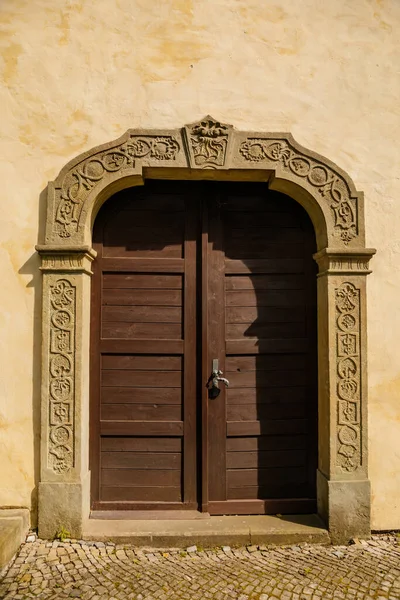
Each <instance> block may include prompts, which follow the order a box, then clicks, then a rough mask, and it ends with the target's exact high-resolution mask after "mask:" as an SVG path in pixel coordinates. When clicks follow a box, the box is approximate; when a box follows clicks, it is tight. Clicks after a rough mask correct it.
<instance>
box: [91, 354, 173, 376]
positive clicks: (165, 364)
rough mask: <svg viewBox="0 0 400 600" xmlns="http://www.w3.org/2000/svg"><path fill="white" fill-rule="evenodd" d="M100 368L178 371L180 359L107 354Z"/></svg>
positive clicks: (102, 358)
mask: <svg viewBox="0 0 400 600" xmlns="http://www.w3.org/2000/svg"><path fill="white" fill-rule="evenodd" d="M101 367H102V369H129V370H135V369H138V370H141V371H180V370H181V369H182V358H181V357H180V356H147V355H145V356H131V355H129V354H109V355H103V356H102V357H101ZM150 376H151V375H150Z"/></svg>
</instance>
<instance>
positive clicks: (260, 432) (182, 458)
mask: <svg viewBox="0 0 400 600" xmlns="http://www.w3.org/2000/svg"><path fill="white" fill-rule="evenodd" d="M94 247H95V249H96V251H97V253H98V255H97V258H96V260H95V261H94V277H93V286H92V333H91V336H92V338H91V344H92V348H91V353H92V362H91V365H92V366H91V454H90V463H91V471H92V507H93V508H94V509H110V508H115V509H163V508H168V509H174V508H180V509H182V508H189V509H193V508H198V507H199V506H200V507H201V509H202V510H203V511H209V512H210V513H211V514H264V513H277V512H280V513H284V512H312V511H314V510H315V508H316V507H315V496H316V494H315V487H316V486H315V472H316V466H317V465H316V427H317V387H316V383H317V378H316V269H315V265H314V262H313V259H312V254H313V253H314V252H315V236H314V231H313V228H312V225H311V222H310V220H309V218H308V216H307V215H306V213H305V212H304V211H303V209H302V208H301V207H300V206H298V205H297V204H296V203H295V202H294V201H293V200H291V199H290V198H288V197H287V196H284V195H283V194H278V193H275V192H270V191H268V190H267V188H266V185H265V184H249V183H246V184H240V183H235V184H230V183H218V182H171V181H160V182H156V181H150V182H146V185H145V186H144V187H143V188H133V189H130V190H126V191H124V192H120V193H119V194H118V195H117V196H116V197H115V198H114V199H113V201H112V202H111V203H107V204H106V205H105V206H104V207H103V208H102V209H101V211H100V213H99V216H98V218H97V219H96V222H95V228H94ZM213 359H217V360H218V361H219V369H221V370H222V371H223V373H224V377H227V378H228V380H229V381H230V385H229V388H225V386H224V384H223V383H220V385H219V394H218V396H217V397H211V396H212V394H211V393H210V390H208V389H207V388H206V382H207V380H208V378H209V376H210V373H211V368H212V361H213ZM200 367H201V369H200ZM200 370H201V373H200ZM198 371H199V373H200V377H199V376H198Z"/></svg>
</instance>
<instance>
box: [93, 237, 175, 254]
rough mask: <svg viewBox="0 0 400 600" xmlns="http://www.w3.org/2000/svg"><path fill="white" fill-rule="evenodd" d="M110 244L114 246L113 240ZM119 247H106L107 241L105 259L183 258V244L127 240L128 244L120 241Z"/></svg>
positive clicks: (104, 249)
mask: <svg viewBox="0 0 400 600" xmlns="http://www.w3.org/2000/svg"><path fill="white" fill-rule="evenodd" d="M109 243H110V244H113V240H110V242H109ZM117 243H118V245H114V244H113V245H108V246H107V245H106V244H107V239H106V240H105V242H104V246H103V256H104V257H105V258H113V257H120V258H126V257H128V258H129V257H132V258H139V257H143V258H181V257H182V256H183V243H182V242H181V243H176V244H172V243H171V244H168V243H166V244H163V242H162V241H161V240H160V242H154V243H153V244H151V240H149V242H148V243H147V244H146V242H140V241H139V242H135V241H134V240H131V239H127V240H126V243H125V244H124V243H123V240H121V239H119V242H117Z"/></svg>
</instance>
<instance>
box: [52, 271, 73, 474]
mask: <svg viewBox="0 0 400 600" xmlns="http://www.w3.org/2000/svg"><path fill="white" fill-rule="evenodd" d="M75 299H76V288H75V286H73V285H72V284H71V283H70V282H69V281H68V280H67V279H59V280H57V281H56V282H55V284H54V285H52V286H50V355H49V377H50V383H49V392H50V394H49V398H50V406H49V412H50V416H49V419H50V423H49V425H50V432H49V464H50V467H51V468H52V469H53V471H55V473H65V472H67V471H69V470H70V469H71V468H72V467H73V466H74V420H73V414H74V402H75V395H74V394H75V390H74V371H75Z"/></svg>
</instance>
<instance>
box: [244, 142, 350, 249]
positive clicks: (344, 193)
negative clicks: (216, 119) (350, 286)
mask: <svg viewBox="0 0 400 600" xmlns="http://www.w3.org/2000/svg"><path fill="white" fill-rule="evenodd" d="M239 150H240V153H241V154H242V156H243V157H244V158H245V159H246V160H248V161H250V162H262V161H265V160H270V161H274V162H280V163H281V164H282V165H283V167H284V168H286V169H288V170H289V171H291V172H292V173H293V174H294V175H297V176H298V177H299V178H302V179H305V180H306V181H307V182H308V183H309V184H311V185H312V186H314V187H315V188H317V189H318V192H319V193H320V194H321V196H323V197H326V198H327V199H328V202H329V205H330V207H331V209H332V212H333V216H334V224H335V229H336V231H337V233H338V236H339V237H340V238H341V239H342V240H343V242H344V243H345V244H348V243H349V242H350V241H351V240H352V239H353V238H355V237H357V235H358V224H357V207H356V200H355V199H352V198H350V194H349V190H348V187H347V185H346V182H345V181H344V179H343V178H342V177H341V176H339V175H338V174H337V173H335V172H334V171H333V170H331V169H330V168H329V167H327V166H326V165H325V164H322V163H321V162H319V161H318V160H316V159H314V158H310V157H308V156H306V155H305V154H302V153H300V152H299V151H298V150H295V149H294V148H293V147H292V146H291V145H290V144H289V143H288V142H286V141H283V140H273V139H257V138H248V139H247V140H246V141H245V142H243V143H242V144H241V146H240V149H239Z"/></svg>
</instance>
